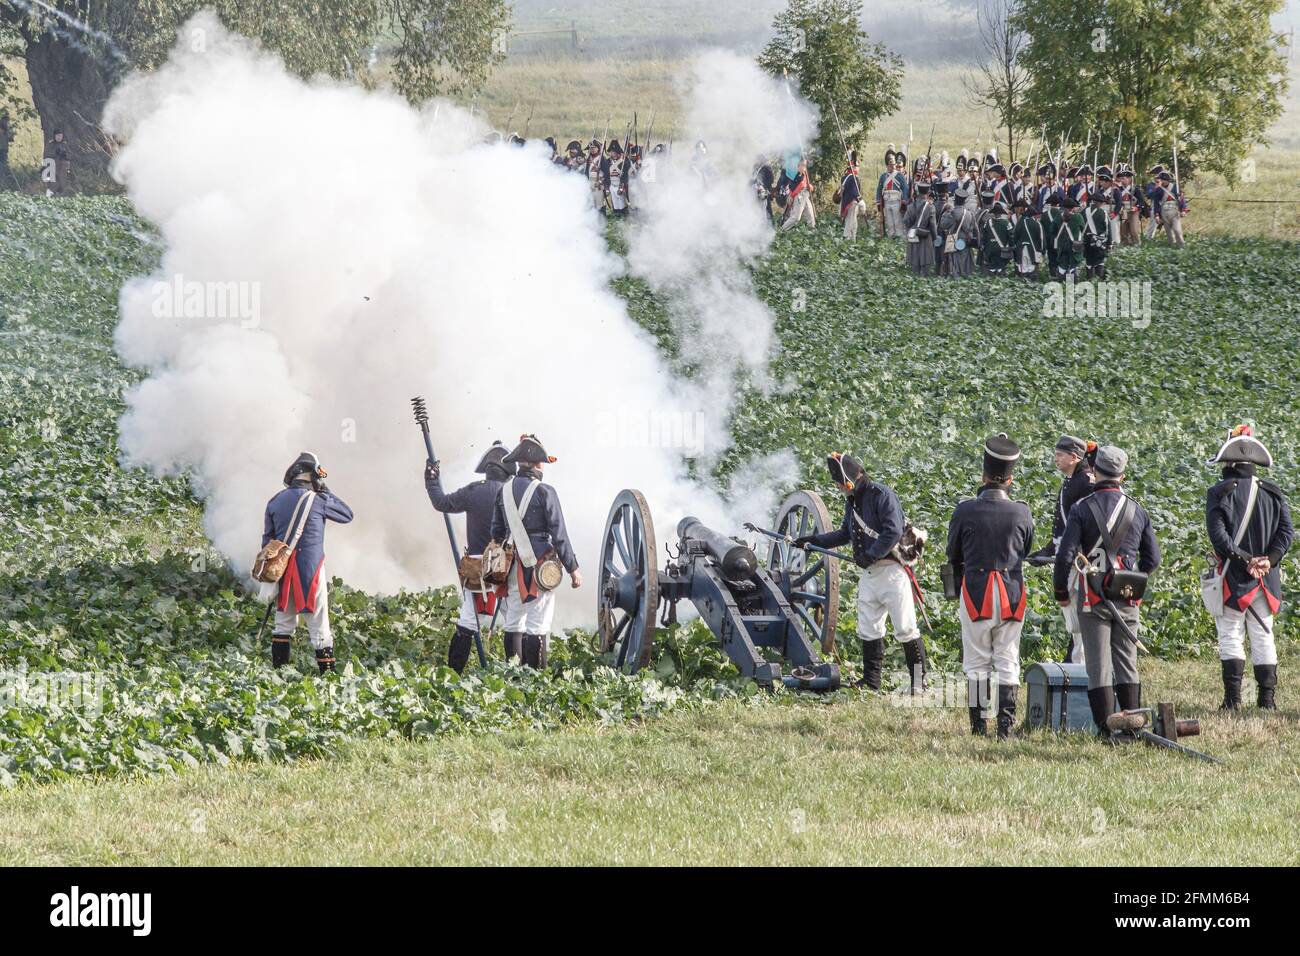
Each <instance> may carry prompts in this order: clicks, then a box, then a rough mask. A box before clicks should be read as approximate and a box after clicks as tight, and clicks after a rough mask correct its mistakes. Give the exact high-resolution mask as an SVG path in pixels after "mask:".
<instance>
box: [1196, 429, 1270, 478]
mask: <svg viewBox="0 0 1300 956" xmlns="http://www.w3.org/2000/svg"><path fill="white" fill-rule="evenodd" d="M1236 462H1245V463H1249V464H1252V465H1259V466H1260V467H1261V468H1272V467H1273V456H1272V455H1270V454H1269V451H1268V449H1267V448H1265V447H1264V443H1263V442H1262V441H1260V440H1259V439H1258V438H1256V437H1255V430H1254V429H1253V428H1251V427H1250V426H1249V425H1238V426H1236V427H1235V428H1233V429H1232V431H1230V432H1228V440H1227V441H1225V442H1224V443H1223V447H1221V448H1220V449H1219V452H1218V454H1216V455H1215V456H1214V457H1213V458H1211V459H1210V461H1209V464H1211V465H1230V464H1233V463H1236Z"/></svg>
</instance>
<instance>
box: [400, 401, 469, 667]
mask: <svg viewBox="0 0 1300 956" xmlns="http://www.w3.org/2000/svg"><path fill="white" fill-rule="evenodd" d="M411 408H412V409H413V410H414V412H415V422H416V424H417V425H419V426H420V431H421V432H423V433H424V450H425V451H426V452H428V453H429V461H430V462H432V463H433V464H434V465H437V464H438V457H437V456H436V455H435V454H434V453H433V439H432V438H431V437H429V409H428V407H427V406H426V405H425V404H424V399H423V398H421V397H420V396H418V395H417V396H416V397H415V398H413V399H411ZM442 517H443V520H444V521H446V522H447V540H448V541H449V542H451V562H452V564H453V565H456V566H459V565H460V549H459V548H458V547H456V529H455V528H454V527H452V524H451V515H450V514H448V513H447V512H445V511H444V512H443V513H442ZM474 645H475V647H476V648H477V649H478V662H479V665H480V666H482V667H487V654H486V653H485V652H484V651H483V635H482V633H481V632H480V631H479V626H478V615H475V616H474Z"/></svg>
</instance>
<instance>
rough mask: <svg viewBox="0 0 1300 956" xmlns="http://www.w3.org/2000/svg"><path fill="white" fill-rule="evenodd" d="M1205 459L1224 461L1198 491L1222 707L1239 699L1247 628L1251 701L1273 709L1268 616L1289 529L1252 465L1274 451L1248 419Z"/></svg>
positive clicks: (1276, 493) (1273, 658)
mask: <svg viewBox="0 0 1300 956" xmlns="http://www.w3.org/2000/svg"><path fill="white" fill-rule="evenodd" d="M1210 464H1212V465H1216V464H1218V465H1223V480H1221V481H1219V482H1218V483H1217V484H1215V485H1214V486H1213V487H1212V488H1210V490H1209V493H1208V494H1207V495H1206V499H1205V525H1206V529H1207V531H1208V532H1209V535H1210V544H1211V545H1213V546H1214V555H1215V567H1214V568H1213V569H1212V570H1211V572H1210V573H1209V574H1207V575H1206V577H1205V579H1204V580H1203V582H1202V596H1203V598H1204V600H1205V606H1206V608H1207V609H1208V610H1209V612H1210V614H1211V615H1213V617H1214V626H1215V629H1216V630H1217V631H1218V633H1219V659H1220V660H1221V661H1222V666H1223V708H1224V709H1225V710H1236V709H1237V708H1238V707H1240V706H1241V678H1242V676H1243V674H1244V673H1245V670H1246V646H1245V639H1246V637H1247V636H1249V638H1250V659H1251V662H1252V663H1253V664H1254V669H1255V685H1256V690H1257V694H1258V696H1257V698H1256V702H1257V703H1258V705H1259V706H1260V707H1261V708H1263V709H1265V710H1272V709H1274V708H1276V707H1277V702H1276V699H1275V697H1276V692H1277V647H1276V645H1275V643H1274V638H1273V619H1274V615H1276V614H1277V612H1278V609H1279V608H1281V606H1282V576H1281V572H1280V571H1279V570H1278V565H1280V564H1281V563H1282V559H1283V558H1284V557H1285V556H1286V553H1287V551H1289V550H1290V548H1291V542H1292V539H1293V538H1294V536H1295V530H1294V528H1293V527H1292V524H1291V509H1290V507H1289V506H1288V505H1287V500H1286V495H1285V494H1284V493H1283V491H1282V489H1281V488H1279V487H1278V486H1277V485H1275V484H1273V482H1271V481H1264V480H1262V479H1260V478H1259V477H1258V476H1257V475H1256V471H1257V470H1258V469H1259V468H1271V467H1272V465H1273V456H1272V455H1271V454H1269V451H1268V449H1267V448H1266V447H1264V444H1263V442H1261V441H1260V440H1259V439H1258V438H1256V437H1255V434H1254V430H1253V429H1252V428H1251V427H1250V426H1249V425H1238V426H1237V427H1236V428H1234V429H1233V430H1232V431H1231V432H1229V433H1228V440H1227V441H1226V442H1224V444H1223V447H1222V448H1220V449H1219V452H1218V454H1216V455H1215V456H1214V457H1213V458H1212V459H1210Z"/></svg>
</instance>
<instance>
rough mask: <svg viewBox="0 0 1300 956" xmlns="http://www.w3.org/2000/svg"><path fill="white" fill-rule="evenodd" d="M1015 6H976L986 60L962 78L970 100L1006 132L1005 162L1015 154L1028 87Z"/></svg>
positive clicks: (1006, 2)
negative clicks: (1021, 55) (1022, 61)
mask: <svg viewBox="0 0 1300 956" xmlns="http://www.w3.org/2000/svg"><path fill="white" fill-rule="evenodd" d="M1018 5H1019V2H1018V0H988V2H987V3H985V4H981V5H980V6H979V7H977V8H976V11H975V21H976V24H977V26H978V28H979V38H980V46H981V47H982V48H983V50H984V54H985V56H986V59H985V60H984V62H983V63H981V64H980V65H979V67H978V68H977V71H976V72H975V73H974V74H972V75H968V76H966V77H964V78H963V80H962V84H963V85H964V86H965V87H966V92H967V93H968V94H969V95H970V98H971V102H972V103H974V105H976V106H979V107H982V108H984V109H989V110H992V111H993V115H995V116H996V117H997V119H998V125H999V127H1001V128H1002V129H1003V130H1005V131H1006V134H1007V138H1006V144H1007V153H1006V155H1007V161H1008V162H1010V161H1011V159H1012V158H1013V157H1014V156H1015V155H1016V134H1017V133H1018V132H1019V131H1020V130H1022V129H1024V128H1025V125H1023V107H1024V99H1025V91H1026V89H1027V88H1028V86H1029V73H1028V71H1027V70H1026V69H1025V68H1024V66H1022V65H1021V63H1020V52H1021V50H1022V49H1023V48H1024V46H1025V43H1026V40H1027V38H1026V36H1025V34H1024V33H1022V32H1021V31H1020V30H1018V29H1017V28H1016V26H1015V18H1016V11H1017V8H1018ZM1029 125H1031V126H1032V125H1033V124H1032V123H1031V124H1029Z"/></svg>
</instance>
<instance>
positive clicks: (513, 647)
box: [501, 631, 524, 661]
mask: <svg viewBox="0 0 1300 956" xmlns="http://www.w3.org/2000/svg"><path fill="white" fill-rule="evenodd" d="M501 643H502V644H504V645H505V652H506V660H508V661H512V660H519V658H520V657H521V656H522V655H523V652H524V635H523V634H521V633H520V632H518V631H506V632H505V634H503V635H502V637H501Z"/></svg>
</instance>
